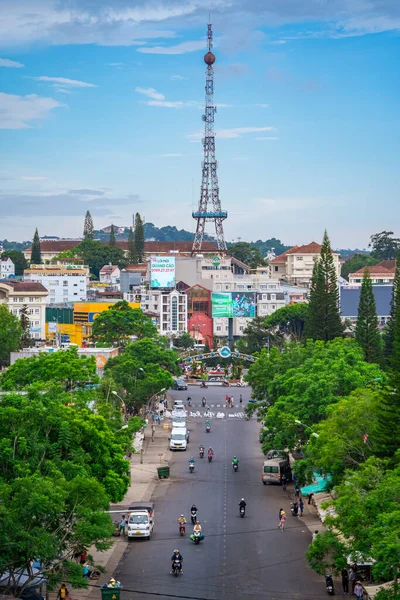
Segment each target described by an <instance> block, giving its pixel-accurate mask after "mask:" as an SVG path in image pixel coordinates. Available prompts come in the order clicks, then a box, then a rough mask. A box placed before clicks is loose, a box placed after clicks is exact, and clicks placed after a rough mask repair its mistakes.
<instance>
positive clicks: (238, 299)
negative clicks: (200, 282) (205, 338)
mask: <svg viewBox="0 0 400 600" xmlns="http://www.w3.org/2000/svg"><path fill="white" fill-rule="evenodd" d="M211 303H212V317H213V319H218V318H232V317H250V318H253V317H255V316H256V302H255V295H254V292H221V293H220V292H213V293H212V297H211Z"/></svg>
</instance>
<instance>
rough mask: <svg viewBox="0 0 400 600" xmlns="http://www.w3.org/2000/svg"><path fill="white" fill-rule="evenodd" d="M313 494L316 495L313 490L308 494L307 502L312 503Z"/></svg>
mask: <svg viewBox="0 0 400 600" xmlns="http://www.w3.org/2000/svg"><path fill="white" fill-rule="evenodd" d="M313 496H314V494H313V492H310V493H309V494H308V502H307V504H312V499H313Z"/></svg>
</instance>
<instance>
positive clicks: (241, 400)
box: [239, 394, 243, 406]
mask: <svg viewBox="0 0 400 600" xmlns="http://www.w3.org/2000/svg"><path fill="white" fill-rule="evenodd" d="M242 402H243V398H242V394H240V396H239V403H240V406H242Z"/></svg>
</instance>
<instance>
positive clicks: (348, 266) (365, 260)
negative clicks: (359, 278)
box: [340, 254, 379, 280]
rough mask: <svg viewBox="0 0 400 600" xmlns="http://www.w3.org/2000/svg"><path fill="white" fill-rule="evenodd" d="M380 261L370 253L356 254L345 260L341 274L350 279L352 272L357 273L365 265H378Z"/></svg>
mask: <svg viewBox="0 0 400 600" xmlns="http://www.w3.org/2000/svg"><path fill="white" fill-rule="evenodd" d="M378 262H379V259H378V258H373V257H372V256H371V255H370V254H354V255H353V256H352V257H351V258H349V259H348V260H346V261H345V262H344V264H343V265H342V269H341V271H340V274H341V276H342V277H344V278H345V279H347V280H348V279H349V274H350V273H355V272H356V271H359V270H360V269H362V268H363V267H370V266H373V265H376V264H378Z"/></svg>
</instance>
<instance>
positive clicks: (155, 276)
mask: <svg viewBox="0 0 400 600" xmlns="http://www.w3.org/2000/svg"><path fill="white" fill-rule="evenodd" d="M150 287H151V288H174V287H175V256H152V257H151V259H150Z"/></svg>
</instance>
